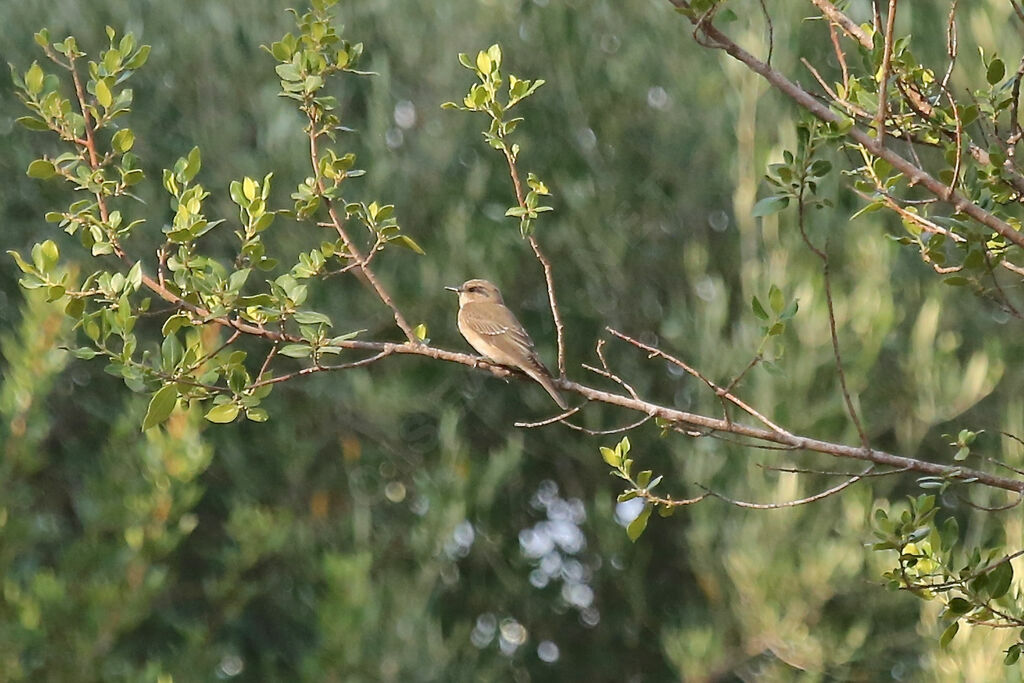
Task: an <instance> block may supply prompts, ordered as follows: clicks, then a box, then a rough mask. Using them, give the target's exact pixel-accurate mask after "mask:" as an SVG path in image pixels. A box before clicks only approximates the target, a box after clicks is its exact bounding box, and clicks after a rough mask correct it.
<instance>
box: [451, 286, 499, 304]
mask: <svg viewBox="0 0 1024 683" xmlns="http://www.w3.org/2000/svg"><path fill="white" fill-rule="evenodd" d="M445 289H447V290H449V291H452V292H458V293H459V305H460V306H462V305H464V304H468V303H475V302H490V303H496V304H500V303H504V301H503V300H502V298H501V292H500V291H498V288H497V287H495V286H494V285H493V284H491V283H490V282H488V281H487V280H466V281H465V282H463V283H462V285H460V286H459V287H445Z"/></svg>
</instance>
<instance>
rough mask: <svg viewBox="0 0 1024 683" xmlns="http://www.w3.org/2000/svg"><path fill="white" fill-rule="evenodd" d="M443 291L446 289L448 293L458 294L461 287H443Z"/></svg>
mask: <svg viewBox="0 0 1024 683" xmlns="http://www.w3.org/2000/svg"><path fill="white" fill-rule="evenodd" d="M445 289H447V290H448V291H449V292H455V293H458V292H461V291H462V288H461V287H445Z"/></svg>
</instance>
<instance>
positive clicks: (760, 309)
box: [750, 296, 769, 320]
mask: <svg viewBox="0 0 1024 683" xmlns="http://www.w3.org/2000/svg"><path fill="white" fill-rule="evenodd" d="M750 309H751V310H752V311H753V312H754V315H755V316H757V317H758V318H760V319H761V320H768V317H769V316H768V311H766V310H764V306H762V305H761V301H760V299H758V298H757V297H756V296H755V297H753V298H752V299H751V300H750Z"/></svg>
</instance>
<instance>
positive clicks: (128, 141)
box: [110, 128, 135, 154]
mask: <svg viewBox="0 0 1024 683" xmlns="http://www.w3.org/2000/svg"><path fill="white" fill-rule="evenodd" d="M134 145H135V133H133V132H132V131H131V129H129V128H122V129H121V130H119V131H117V132H116V133H114V137H113V139H112V140H111V141H110V146H111V147H113V148H114V151H116V152H117V153H118V154H124V153H125V152H127V151H128V150H130V149H131V148H132V147H133V146H134Z"/></svg>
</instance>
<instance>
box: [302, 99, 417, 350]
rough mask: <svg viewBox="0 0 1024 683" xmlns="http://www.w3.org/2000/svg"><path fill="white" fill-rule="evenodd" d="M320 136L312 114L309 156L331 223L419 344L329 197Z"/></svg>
mask: <svg viewBox="0 0 1024 683" xmlns="http://www.w3.org/2000/svg"><path fill="white" fill-rule="evenodd" d="M319 137H320V136H319V134H318V133H317V130H316V122H315V121H314V119H313V117H312V116H311V117H310V119H309V158H310V161H311V162H312V165H313V177H314V178H315V179H316V187H317V191H318V192H319V193H320V197H321V200H322V201H323V203H324V205H325V206H326V207H327V215H328V216H330V218H331V224H332V225H333V226H334V229H335V231H336V232H337V233H338V236H339V237H341V241H342V242H344V243H345V248H346V249H347V250H348V253H349V254H350V255H351V257H352V259H353V260H354V261H355V262H356V263H358V264H359V272H360V273H362V275H363V277H365V278H366V281H367V282H369V283H370V286H371V287H372V288H373V290H374V291H375V292H377V296H378V297H379V298H380V300H381V301H382V302H383V303H384V305H385V306H387V307H388V308H390V309H391V313H392V315H394V317H395V324H396V325H398V327H399V328H400V329H401V330H402V332H404V333H405V338H406V339H408V340H409V343H410V344H418V343H419V339H417V338H416V335H415V334H414V333H413V331H412V327H411V326H410V325H409V323H408V322H406V320H405V316H403V315H402V312H401V311H400V310H398V306H396V305H395V302H394V300H393V299H392V298H391V295H390V294H388V292H387V290H386V289H384V285H382V284H381V282H380V280H378V279H377V276H376V275H375V274H374V272H373V271H372V270H370V267H369V263H368V261H367V259H366V258H364V257H363V254H362V252H361V251H360V250H359V247H357V246H356V243H355V242H353V241H352V238H351V237H349V235H348V232H347V231H346V230H345V224H344V221H342V220H341V217H340V216H339V215H338V212H337V210H336V209H335V208H334V203H333V202H332V201H331V200H330V199H328V197H327V194H326V193H327V187H326V185H325V183H324V178H323V175H321V173H320V162H319V156H318V152H317V139H318V138H319Z"/></svg>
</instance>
